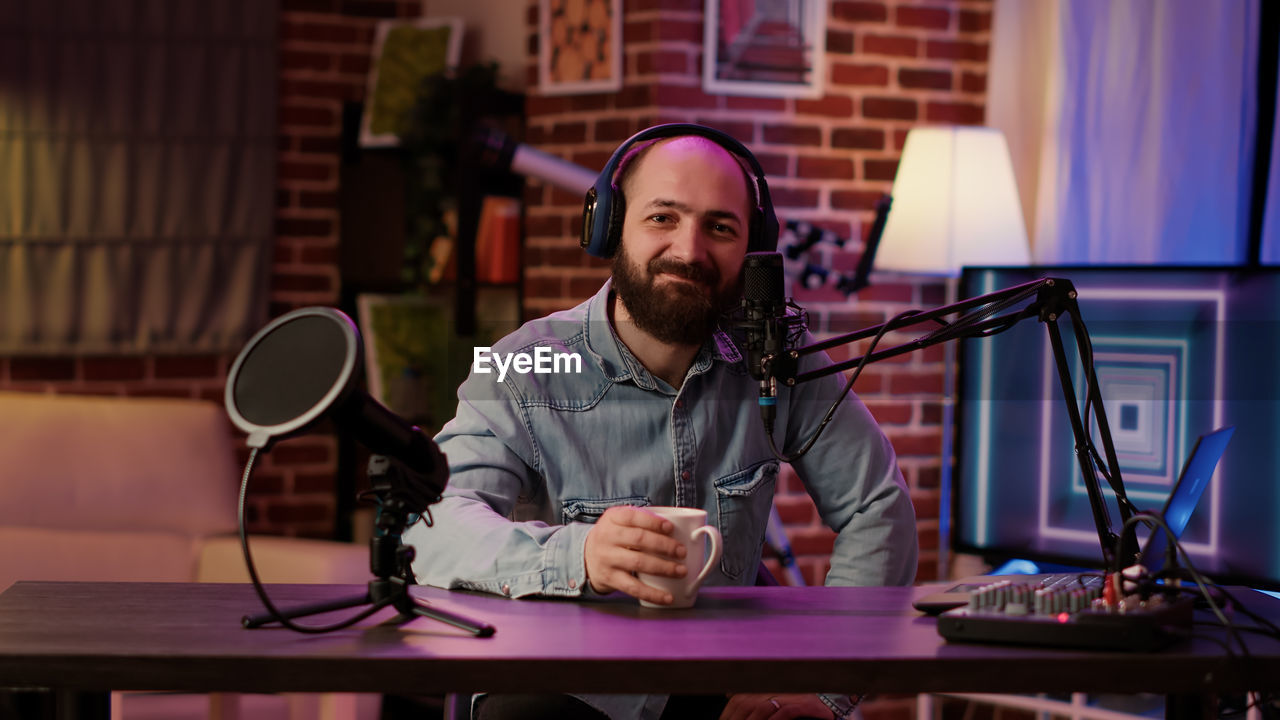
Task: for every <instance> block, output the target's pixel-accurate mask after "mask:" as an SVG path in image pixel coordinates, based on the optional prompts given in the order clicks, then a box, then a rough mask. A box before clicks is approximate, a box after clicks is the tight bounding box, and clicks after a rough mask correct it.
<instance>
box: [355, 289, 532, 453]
mask: <svg viewBox="0 0 1280 720" xmlns="http://www.w3.org/2000/svg"><path fill="white" fill-rule="evenodd" d="M356 311H357V317H358V322H359V324H360V333H361V336H362V341H363V345H364V348H363V349H364V359H365V379H366V380H367V383H368V388H369V395H370V396H371V397H373V398H374V399H375V400H377V401H378V402H380V403H382V404H383V405H385V406H387V408H388V409H390V410H391V411H393V412H395V413H396V414H397V415H400V416H401V417H403V418H405V419H406V420H408V421H410V422H412V423H414V424H415V425H418V426H419V427H421V428H423V429H424V430H429V431H430V432H432V433H434V432H435V431H437V430H439V429H440V427H441V426H442V425H443V424H444V423H445V422H446V421H448V420H449V418H451V417H453V416H454V413H455V412H456V410H457V407H458V398H457V391H458V385H460V384H462V381H463V380H465V379H466V378H467V372H468V371H469V370H470V369H471V362H472V359H473V358H474V353H475V348H476V347H487V346H490V345H492V344H493V343H494V342H497V341H498V340H499V339H501V338H502V337H503V336H504V335H506V334H507V333H510V332H512V331H514V330H515V329H516V328H517V327H519V325H520V297H519V290H518V289H517V287H516V286H514V285H512V286H504V287H496V286H495V287H481V288H479V289H478V292H477V295H476V334H475V335H474V336H470V337H460V336H458V334H457V333H456V332H455V331H454V303H453V297H452V295H451V294H448V293H441V294H439V295H430V296H427V295H381V294H364V295H360V296H358V297H357V298H356Z"/></svg>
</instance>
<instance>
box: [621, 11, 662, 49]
mask: <svg viewBox="0 0 1280 720" xmlns="http://www.w3.org/2000/svg"><path fill="white" fill-rule="evenodd" d="M657 37H658V21H657V20H631V19H629V18H624V19H623V22H622V46H623V47H624V48H625V47H626V46H628V45H630V44H632V43H635V44H642V43H648V42H652V41H653V40H654V39H656V38H657Z"/></svg>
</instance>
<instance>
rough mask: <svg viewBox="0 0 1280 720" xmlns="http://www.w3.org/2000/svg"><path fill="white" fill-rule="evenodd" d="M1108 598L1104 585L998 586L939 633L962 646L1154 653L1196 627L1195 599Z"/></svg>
mask: <svg viewBox="0 0 1280 720" xmlns="http://www.w3.org/2000/svg"><path fill="white" fill-rule="evenodd" d="M1104 595H1105V591H1104V589H1103V588H1102V586H1100V585H1095V586H1092V587H1085V586H1083V585H1068V586H1060V587H1043V586H1041V585H1038V584H1030V583H1019V582H1013V581H1008V580H1005V581H1001V582H996V583H992V584H990V585H985V586H983V587H980V588H978V589H976V590H974V591H972V592H971V593H970V597H969V604H968V605H966V606H965V607H960V608H955V609H953V610H948V611H946V612H944V613H942V614H941V615H939V616H938V633H939V634H940V635H942V637H944V638H946V639H947V640H955V641H959V642H988V643H1006V644H1017V645H1044V646H1052V647H1066V648H1086V649H1093V650H1132V651H1151V650H1158V649H1160V648H1163V647H1165V646H1167V645H1169V644H1170V643H1172V642H1173V641H1175V640H1177V639H1179V638H1181V637H1184V636H1185V635H1186V633H1187V631H1188V629H1189V628H1190V626H1191V613H1192V604H1193V603H1192V601H1191V600H1190V599H1171V598H1169V597H1166V596H1165V595H1163V594H1154V595H1151V596H1150V597H1147V598H1141V597H1139V596H1136V595H1131V596H1126V597H1124V598H1113V597H1104Z"/></svg>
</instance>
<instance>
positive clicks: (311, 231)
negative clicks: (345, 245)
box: [276, 218, 334, 237]
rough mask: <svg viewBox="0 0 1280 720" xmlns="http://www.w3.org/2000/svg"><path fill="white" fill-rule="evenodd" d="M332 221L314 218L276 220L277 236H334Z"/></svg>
mask: <svg viewBox="0 0 1280 720" xmlns="http://www.w3.org/2000/svg"><path fill="white" fill-rule="evenodd" d="M333 232H334V224H333V221H332V220H321V219H312V218H276V234H277V235H293V236H303V237H329V236H331V235H333Z"/></svg>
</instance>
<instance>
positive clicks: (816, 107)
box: [796, 95, 853, 117]
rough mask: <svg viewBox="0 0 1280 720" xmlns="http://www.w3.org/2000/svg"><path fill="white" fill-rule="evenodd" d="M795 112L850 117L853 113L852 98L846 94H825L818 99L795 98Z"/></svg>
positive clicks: (798, 113)
mask: <svg viewBox="0 0 1280 720" xmlns="http://www.w3.org/2000/svg"><path fill="white" fill-rule="evenodd" d="M796 114H797V115H825V116H828V117H851V116H852V115H853V98H851V97H849V96H847V95H827V96H826V97H824V98H821V99H818V100H799V99H797V100H796Z"/></svg>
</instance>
